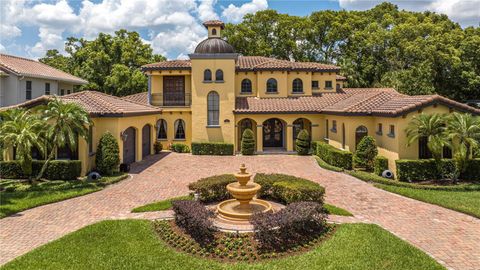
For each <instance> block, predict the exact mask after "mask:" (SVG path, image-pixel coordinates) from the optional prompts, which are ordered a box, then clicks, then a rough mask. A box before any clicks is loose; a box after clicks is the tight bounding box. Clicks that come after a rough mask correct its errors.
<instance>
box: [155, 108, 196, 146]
mask: <svg viewBox="0 0 480 270" xmlns="http://www.w3.org/2000/svg"><path fill="white" fill-rule="evenodd" d="M160 119H164V120H165V121H167V139H161V140H158V139H157V132H158V129H155V137H154V138H155V140H157V141H159V142H160V143H161V144H162V146H163V149H168V147H169V146H170V145H171V144H172V143H184V144H187V145H190V144H191V143H192V113H191V110H190V109H189V108H185V109H180V108H169V109H164V110H163V111H162V114H160V115H158V116H157V121H159V120H160ZM178 119H182V120H183V121H184V122H185V140H179V139H175V121H176V120H178ZM155 126H156V123H155Z"/></svg>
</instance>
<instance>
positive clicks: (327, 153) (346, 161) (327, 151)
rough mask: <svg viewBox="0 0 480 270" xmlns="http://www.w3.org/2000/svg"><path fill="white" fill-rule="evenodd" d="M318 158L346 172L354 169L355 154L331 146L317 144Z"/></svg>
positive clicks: (321, 143)
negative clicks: (353, 159)
mask: <svg viewBox="0 0 480 270" xmlns="http://www.w3.org/2000/svg"><path fill="white" fill-rule="evenodd" d="M316 152H317V156H319V157H320V158H321V159H323V160H324V161H325V162H327V163H328V164H330V165H333V166H335V167H340V168H343V169H346V170H351V169H352V157H353V154H352V152H350V151H345V150H341V149H338V148H335V147H334V146H332V145H330V144H326V143H323V142H317V151H316Z"/></svg>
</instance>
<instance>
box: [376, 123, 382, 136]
mask: <svg viewBox="0 0 480 270" xmlns="http://www.w3.org/2000/svg"><path fill="white" fill-rule="evenodd" d="M377 134H378V135H382V134H383V125H382V124H378V128H377Z"/></svg>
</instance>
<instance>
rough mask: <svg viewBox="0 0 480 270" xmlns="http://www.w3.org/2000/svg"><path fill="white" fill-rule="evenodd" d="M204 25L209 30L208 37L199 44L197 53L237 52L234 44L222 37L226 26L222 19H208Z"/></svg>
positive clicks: (196, 49)
mask: <svg viewBox="0 0 480 270" xmlns="http://www.w3.org/2000/svg"><path fill="white" fill-rule="evenodd" d="M203 25H204V26H205V27H206V28H207V30H208V38H207V39H205V40H204V41H202V42H200V43H199V44H198V45H197V47H196V48H195V54H223V53H230V54H232V53H235V49H234V48H233V46H232V45H230V44H228V42H226V41H225V40H223V39H222V38H221V31H222V30H223V28H224V27H225V24H224V23H223V22H222V21H219V20H212V21H206V22H204V23H203Z"/></svg>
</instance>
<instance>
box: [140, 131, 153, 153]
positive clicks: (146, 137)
mask: <svg viewBox="0 0 480 270" xmlns="http://www.w3.org/2000/svg"><path fill="white" fill-rule="evenodd" d="M150 129H151V128H150V125H149V124H146V125H145V126H144V127H143V128H142V159H143V158H144V157H146V156H148V155H150V149H151V145H150V142H151V141H152V140H151V138H150V134H151V133H150V131H151V130H150Z"/></svg>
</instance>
